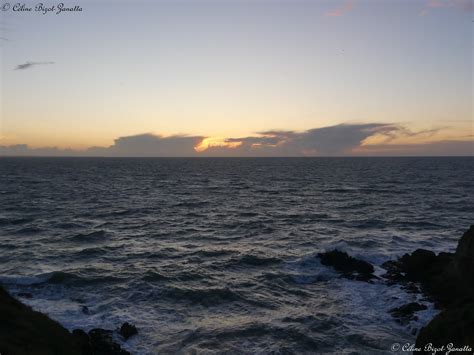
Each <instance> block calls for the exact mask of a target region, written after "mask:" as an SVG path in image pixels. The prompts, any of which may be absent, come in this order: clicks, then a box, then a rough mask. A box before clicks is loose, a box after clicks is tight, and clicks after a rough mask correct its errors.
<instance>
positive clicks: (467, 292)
mask: <svg viewBox="0 0 474 355" xmlns="http://www.w3.org/2000/svg"><path fill="white" fill-rule="evenodd" d="M319 257H320V259H321V262H322V263H323V264H324V265H330V266H332V267H334V268H335V269H336V270H337V271H338V272H340V273H341V275H342V276H343V277H346V278H349V279H353V280H359V281H365V282H372V280H373V279H375V278H378V277H377V276H375V275H374V274H373V272H374V268H373V266H372V265H371V264H369V263H367V262H365V261H362V260H357V259H355V258H353V257H351V256H349V255H348V254H346V253H344V252H341V251H338V250H333V251H330V252H326V253H321V254H320V255H319ZM382 268H383V269H385V270H386V273H385V274H384V275H382V276H381V278H380V279H381V281H383V282H386V283H387V284H388V285H393V284H399V285H401V286H402V287H403V288H404V289H405V290H406V291H407V292H411V293H422V294H423V295H424V296H425V297H426V298H428V299H429V300H430V301H432V302H433V303H434V304H435V307H436V308H437V309H439V310H440V311H441V312H440V313H439V314H438V315H437V316H436V317H434V318H433V319H432V320H431V321H430V322H429V323H428V324H427V325H426V326H425V327H423V328H422V329H421V330H420V331H419V333H418V336H417V339H416V343H415V344H414V346H413V347H412V348H411V349H412V350H411V351H413V352H416V353H433V349H439V352H440V353H446V351H447V350H449V349H448V346H449V347H451V349H457V351H451V352H450V353H451V354H453V353H463V352H464V353H466V352H469V353H471V354H472V353H473V349H474V225H473V226H471V227H470V228H469V229H468V230H467V231H466V232H465V233H464V234H463V236H462V237H461V239H460V241H459V243H458V246H457V248H456V252H455V253H439V254H438V255H436V254H435V253H434V252H432V251H430V250H425V249H417V250H415V251H414V252H413V253H412V254H405V255H403V256H402V257H401V258H399V259H398V260H390V261H387V262H385V263H384V264H383V265H382ZM424 309H426V306H425V305H422V304H419V303H417V302H412V303H409V304H406V305H403V306H401V307H398V308H394V309H392V310H390V313H391V314H392V316H393V317H394V318H396V319H397V320H398V321H399V322H400V323H402V324H405V323H407V322H409V321H410V320H413V319H415V317H416V312H418V311H421V310H424ZM430 349H431V350H430ZM441 349H444V350H441Z"/></svg>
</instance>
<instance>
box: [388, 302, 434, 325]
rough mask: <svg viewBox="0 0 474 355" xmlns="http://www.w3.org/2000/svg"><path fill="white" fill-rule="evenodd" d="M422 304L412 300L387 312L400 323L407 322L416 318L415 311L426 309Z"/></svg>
mask: <svg viewBox="0 0 474 355" xmlns="http://www.w3.org/2000/svg"><path fill="white" fill-rule="evenodd" d="M427 308H428V307H426V306H425V305H424V304H420V303H417V302H412V303H408V304H405V305H403V306H401V307H397V308H393V309H391V310H390V311H389V312H390V313H391V314H392V316H393V317H394V318H396V319H397V320H398V321H399V322H400V323H401V324H407V323H408V322H410V321H412V320H417V317H416V316H415V315H414V313H415V312H418V311H422V310H425V309H427Z"/></svg>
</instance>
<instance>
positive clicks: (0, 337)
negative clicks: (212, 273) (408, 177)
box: [0, 225, 474, 355]
mask: <svg viewBox="0 0 474 355" xmlns="http://www.w3.org/2000/svg"><path fill="white" fill-rule="evenodd" d="M318 256H319V258H320V259H321V263H322V264H323V265H327V266H331V267H333V268H334V269H335V270H336V271H338V272H339V273H340V274H341V276H342V277H346V278H348V279H351V280H357V281H360V282H374V280H375V279H377V280H378V281H382V282H385V283H386V284H387V285H394V284H398V285H401V286H402V287H403V288H404V289H405V290H406V291H407V292H412V293H422V294H423V295H424V296H425V297H427V298H428V299H429V300H430V301H432V302H433V303H434V304H435V306H436V308H438V309H440V310H441V312H440V313H439V314H438V315H437V316H436V317H434V318H433V319H432V320H431V321H430V322H429V323H428V324H427V325H426V326H425V327H423V328H422V329H421V330H420V331H419V333H418V336H417V339H416V343H415V344H412V348H411V351H413V352H415V351H416V353H433V350H432V349H443V347H444V350H439V351H440V352H442V353H446V351H447V350H448V349H446V347H447V346H449V344H452V349H457V351H451V352H450V353H451V354H453V353H466V352H469V353H472V352H473V351H472V349H474V225H473V226H471V227H470V228H469V230H467V231H466V232H465V233H464V234H463V236H462V238H461V239H460V241H459V243H458V246H457V249H456V252H455V253H439V254H438V255H436V254H435V253H434V252H432V251H429V250H424V249H417V250H415V251H414V252H413V253H412V254H405V255H403V256H402V257H401V258H399V259H398V260H391V261H387V262H385V263H384V264H383V265H382V268H383V269H385V270H386V273H385V274H384V275H382V276H376V275H374V270H375V269H374V267H373V265H371V264H370V263H368V262H366V261H363V260H358V259H356V258H353V257H351V256H350V255H348V254H347V253H345V252H342V251H338V250H333V251H329V252H325V253H320V254H319V255H318ZM26 296H28V295H25V297H26ZM423 309H426V306H425V305H423V304H419V303H417V302H412V303H408V304H406V305H403V306H401V307H397V308H394V309H392V310H390V313H391V314H392V316H393V317H394V318H395V319H397V320H398V321H399V322H400V323H401V324H406V323H408V322H409V321H411V320H413V319H415V318H416V312H418V311H420V310H423ZM0 319H1V320H2V322H0V354H2V355H23V354H25V355H26V354H39V355H42V354H45V355H56V354H57V355H62V354H70V355H76V354H77V355H127V354H130V353H129V352H128V351H126V350H124V349H122V348H121V346H120V345H119V344H117V343H116V342H115V341H114V340H113V338H114V336H121V337H122V339H123V340H124V341H126V340H127V339H128V338H129V337H131V336H133V335H135V334H137V329H136V328H135V326H133V325H131V324H128V323H124V324H123V325H122V326H121V328H120V329H117V330H106V329H99V328H96V329H92V330H90V331H89V332H88V333H86V332H85V331H84V330H81V329H75V330H74V331H72V332H69V331H68V330H67V329H65V328H64V327H63V326H61V325H60V324H59V323H58V322H56V321H54V320H52V319H50V318H49V317H47V316H46V315H44V314H42V313H40V312H37V311H34V310H32V309H31V308H30V307H28V306H26V305H24V304H23V303H21V302H20V301H18V300H16V299H15V298H13V297H12V296H10V295H9V294H8V293H7V292H6V291H5V290H4V289H3V288H2V287H1V286H0ZM427 344H431V348H427ZM429 349H431V350H429Z"/></svg>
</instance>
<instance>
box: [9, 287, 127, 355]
mask: <svg viewBox="0 0 474 355" xmlns="http://www.w3.org/2000/svg"><path fill="white" fill-rule="evenodd" d="M0 320H1V322H0V354H2V355H27V354H28V355H31V354H35V355H62V354H68V355H130V353H129V352H128V351H125V350H123V349H122V348H121V347H120V345H118V344H117V343H115V342H114V341H113V339H112V332H113V331H111V330H104V329H93V330H91V331H90V332H89V333H86V332H85V331H83V330H80V329H76V330H74V331H73V332H72V333H70V332H69V331H68V330H67V329H65V328H64V327H63V326H61V324H59V323H58V322H56V321H54V320H52V319H50V318H49V317H47V316H46V315H44V314H42V313H40V312H36V311H34V310H32V309H31V308H30V307H28V306H26V305H24V304H23V303H21V302H20V301H18V300H16V299H15V298H13V297H12V296H10V294H8V292H6V291H5V290H4V289H3V288H2V287H0ZM135 330H136V328H135Z"/></svg>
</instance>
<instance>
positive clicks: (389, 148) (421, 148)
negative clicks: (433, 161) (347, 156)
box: [355, 139, 474, 156]
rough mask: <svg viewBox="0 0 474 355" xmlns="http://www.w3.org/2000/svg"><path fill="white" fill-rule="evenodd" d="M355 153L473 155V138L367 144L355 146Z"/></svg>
mask: <svg viewBox="0 0 474 355" xmlns="http://www.w3.org/2000/svg"><path fill="white" fill-rule="evenodd" d="M355 153H356V155H367V156H474V140H472V139H471V140H442V141H437V142H430V143H421V144H379V145H367V146H363V147H360V148H357V149H356V151H355Z"/></svg>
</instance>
